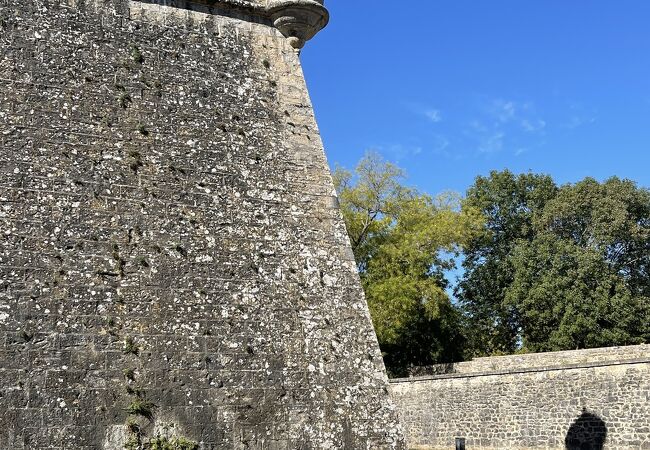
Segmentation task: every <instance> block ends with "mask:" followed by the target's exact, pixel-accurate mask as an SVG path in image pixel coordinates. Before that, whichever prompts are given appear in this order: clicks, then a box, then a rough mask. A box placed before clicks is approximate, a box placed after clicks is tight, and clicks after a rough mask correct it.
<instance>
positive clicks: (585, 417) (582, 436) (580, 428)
mask: <svg viewBox="0 0 650 450" xmlns="http://www.w3.org/2000/svg"><path fill="white" fill-rule="evenodd" d="M606 439H607V425H606V424H605V422H604V421H603V419H601V418H600V417H598V416H597V415H595V414H592V413H590V412H588V411H587V410H586V409H584V408H583V410H582V414H580V417H578V418H577V419H576V420H575V421H574V422H573V423H572V424H571V426H570V427H569V431H568V432H567V435H566V438H565V439H564V444H565V447H566V450H603V448H604V446H605V440H606Z"/></svg>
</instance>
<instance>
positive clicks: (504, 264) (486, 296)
mask: <svg viewBox="0 0 650 450" xmlns="http://www.w3.org/2000/svg"><path fill="white" fill-rule="evenodd" d="M556 193H557V186H556V185H555V183H554V182H553V180H552V179H551V178H550V177H549V176H546V175H535V174H523V175H514V174H513V173H512V172H510V171H508V170H505V171H503V172H496V171H493V172H491V173H490V175H489V176H488V177H482V176H479V177H477V178H476V181H475V182H474V185H473V186H471V187H470V188H469V190H468V191H467V196H466V198H465V200H464V201H463V209H471V210H479V211H480V212H481V213H482V214H483V215H484V217H485V219H486V222H485V228H484V230H483V232H482V233H477V234H475V235H474V236H473V238H472V239H470V240H469V241H468V242H467V243H466V245H465V248H464V254H465V260H464V262H463V268H464V269H465V273H464V275H463V278H462V279H461V281H460V283H459V284H458V286H457V288H456V292H455V293H456V296H457V297H458V299H459V302H460V304H461V305H462V308H463V311H464V313H465V317H466V327H467V328H468V329H471V330H472V333H471V334H470V335H469V339H470V342H469V354H468V356H485V355H494V354H506V353H512V352H513V351H515V350H516V349H517V345H518V334H519V329H518V320H517V312H516V310H515V309H513V308H512V306H511V305H509V304H506V303H505V292H506V289H507V288H508V287H509V286H510V284H511V283H512V280H513V268H512V263H511V261H510V255H511V254H512V252H513V250H514V248H515V246H516V245H517V243H518V242H520V241H522V240H523V241H530V240H531V239H532V238H533V236H534V232H533V216H534V214H536V213H538V212H540V211H541V210H542V209H543V208H544V206H545V205H546V203H547V202H548V201H549V200H550V199H551V198H553V197H554V196H555V195H556Z"/></svg>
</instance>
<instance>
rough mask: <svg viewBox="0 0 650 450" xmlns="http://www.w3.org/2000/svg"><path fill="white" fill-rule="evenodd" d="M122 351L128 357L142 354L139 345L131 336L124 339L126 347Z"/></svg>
mask: <svg viewBox="0 0 650 450" xmlns="http://www.w3.org/2000/svg"><path fill="white" fill-rule="evenodd" d="M122 351H123V352H124V353H125V354H127V355H128V354H131V355H137V354H138V353H139V352H140V348H139V347H138V344H136V342H135V340H134V339H133V338H132V337H130V336H129V337H127V338H126V339H124V347H123V348H122Z"/></svg>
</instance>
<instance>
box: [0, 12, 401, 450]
mask: <svg viewBox="0 0 650 450" xmlns="http://www.w3.org/2000/svg"><path fill="white" fill-rule="evenodd" d="M322 3H323V2H322V1H314V0H269V1H266V0H264V1H261V0H260V1H254V2H251V1H245V0H211V1H205V2H197V3H188V2H183V1H175V0H160V1H153V0H152V1H130V0H29V1H25V0H0V232H1V237H0V409H2V414H0V449H11V450H17V449H25V450H27V449H28V450H36V449H45V448H48V449H61V450H62V449H76V450H90V449H123V448H126V447H125V445H131V447H128V448H140V447H138V445H143V444H145V443H147V442H150V440H151V439H153V438H155V437H156V436H159V437H160V438H161V439H163V438H164V439H168V440H170V441H171V440H174V439H175V440H176V442H180V441H181V438H182V439H186V440H187V441H193V442H197V443H199V445H200V448H201V449H230V448H233V449H263V450H282V449H298V448H300V449H341V448H348V449H355V450H356V449H371V448H372V449H391V448H402V446H403V441H402V437H401V432H400V427H399V423H398V419H397V415H396V412H395V411H394V407H393V404H392V402H391V400H390V399H389V396H388V393H387V384H388V381H387V378H386V375H385V370H384V367H383V363H382V359H381V355H380V352H379V347H378V345H377V341H376V337H375V335H374V332H373V329H372V326H371V322H370V317H369V314H368V310H367V305H366V303H365V301H364V297H363V292H362V290H361V286H360V283H359V279H358V275H357V272H356V265H355V263H354V259H353V255H352V252H351V248H350V245H349V242H348V238H347V234H346V231H345V227H344V223H343V220H342V217H341V214H340V211H339V209H338V204H337V201H336V197H335V192H334V189H333V185H332V181H331V177H330V174H329V169H328V165H327V162H326V159H325V156H324V152H323V148H322V143H321V140H320V137H319V132H318V129H317V126H316V123H315V121H314V117H313V111H312V108H311V104H310V101H309V96H308V93H307V90H306V87H305V83H304V80H303V75H302V72H301V68H300V62H299V59H298V54H297V53H296V49H297V48H300V47H301V46H302V45H303V44H304V41H305V40H307V39H309V38H310V37H311V35H312V34H313V33H314V32H316V31H318V29H319V28H320V27H322V26H323V25H324V24H325V22H326V20H327V18H326V12H325V10H324V8H323V7H322ZM281 32H282V33H284V35H283V34H281ZM188 448H189V447H188Z"/></svg>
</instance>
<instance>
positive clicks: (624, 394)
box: [391, 345, 650, 450]
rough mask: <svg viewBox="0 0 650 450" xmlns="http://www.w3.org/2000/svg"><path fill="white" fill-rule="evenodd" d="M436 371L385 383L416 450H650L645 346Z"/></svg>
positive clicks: (648, 351)
mask: <svg viewBox="0 0 650 450" xmlns="http://www.w3.org/2000/svg"><path fill="white" fill-rule="evenodd" d="M434 368H435V369H438V371H437V373H436V372H432V374H431V375H425V376H419V377H413V378H404V379H396V380H391V381H392V383H391V392H392V394H393V397H394V399H395V401H396V403H397V405H398V408H399V410H400V413H401V417H402V420H403V423H404V428H405V432H406V435H407V439H408V442H409V445H410V447H412V448H414V449H422V450H425V449H426V450H447V449H452V448H454V444H455V438H457V437H458V438H465V439H466V444H467V447H466V448H467V449H468V450H472V449H486V450H487V449H490V450H531V449H539V450H542V449H546V450H551V449H552V450H640V449H643V450H647V449H650V345H638V346H630V347H611V348H603V349H591V350H577V351H566V352H552V353H539V354H527V355H512V356H500V357H493V358H478V359H476V360H474V361H469V362H462V363H458V364H453V365H445V366H438V367H434ZM445 372H446V373H445Z"/></svg>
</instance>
